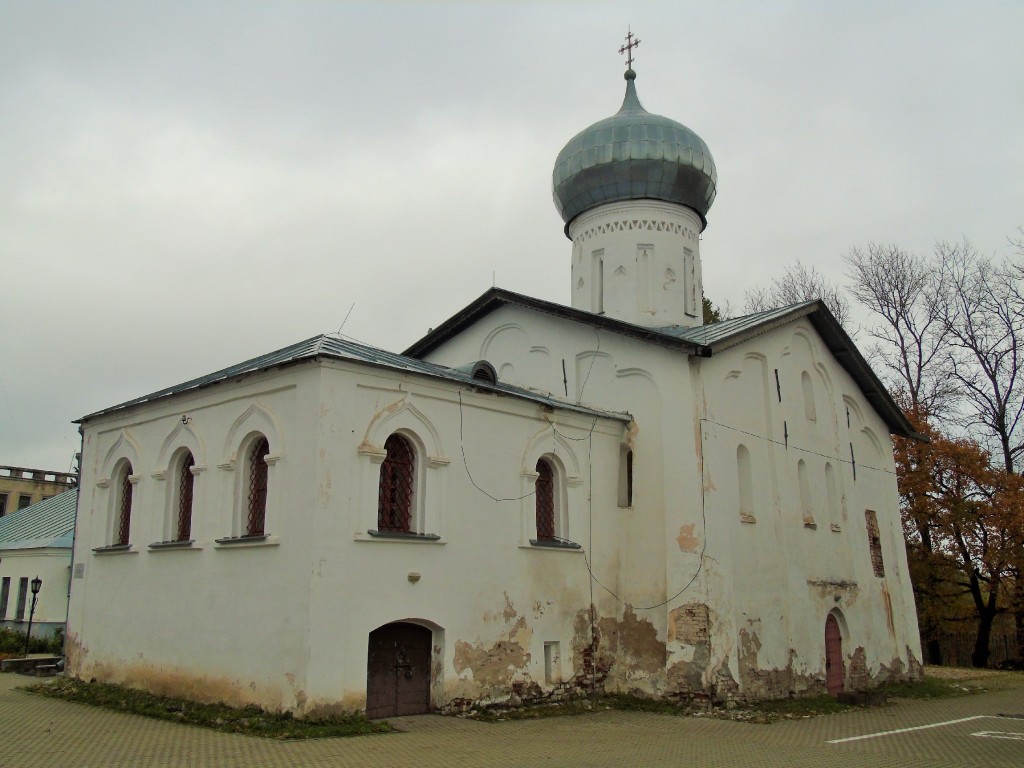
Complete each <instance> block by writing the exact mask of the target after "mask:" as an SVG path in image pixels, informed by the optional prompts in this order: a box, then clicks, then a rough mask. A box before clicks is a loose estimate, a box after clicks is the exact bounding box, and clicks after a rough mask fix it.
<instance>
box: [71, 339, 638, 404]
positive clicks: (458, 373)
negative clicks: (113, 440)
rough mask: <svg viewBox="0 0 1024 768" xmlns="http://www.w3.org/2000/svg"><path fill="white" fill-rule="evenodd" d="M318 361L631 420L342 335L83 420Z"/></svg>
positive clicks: (257, 359)
mask: <svg viewBox="0 0 1024 768" xmlns="http://www.w3.org/2000/svg"><path fill="white" fill-rule="evenodd" d="M316 359H328V360H343V361H348V362H353V363H359V364H363V365H371V366H374V367H377V368H386V369H388V370H392V371H400V372H402V373H411V374H416V375H420V376H428V377H430V378H434V379H441V380H444V381H450V382H453V383H456V384H461V385H465V386H472V387H475V388H477V389H482V390H487V391H490V392H496V393H500V394H503V395H508V396H510V397H516V398H520V399H522V400H530V401H532V402H535V403H540V404H541V405H546V406H550V407H552V408H560V409H563V410H569V411H575V412H578V413H584V414H586V415H588V416H601V417H605V418H611V419H616V420H618V421H627V422H628V421H629V420H630V417H629V415H628V414H622V413H613V412H610V411H601V410H596V409H594V408H587V407H586V406H581V405H577V404H575V403H571V402H569V401H567V400H560V399H558V398H555V397H552V396H550V395H545V394H541V393H539V392H534V391H532V390H529V389H523V388H522V387H514V386H512V385H510V384H505V383H503V382H500V381H499V382H497V383H495V384H491V383H488V382H486V381H481V380H480V379H474V378H473V375H472V372H471V371H470V370H456V369H454V368H448V367H446V366H443V365H435V364H434V363H428V362H426V361H423V360H419V359H417V358H414V357H408V356H406V355H399V354H395V353H394V352H388V351H386V350H383V349H377V348H376V347H370V346H367V345H365V344H359V343H357V342H354V341H350V340H348V339H344V338H340V337H338V336H327V335H320V336H313V337H312V338H309V339H306V340H304V341H300V342H298V343H297V344H292V345H291V346H289V347H284V348H283V349H278V350H275V351H274V352H269V353H267V354H265V355H260V356H259V357H254V358H252V359H251V360H246V361H245V362H242V363H238V364H237V365H232V366H230V367H228V368H223V369H221V370H219V371H215V372H214V373H210V374H207V375H206V376H200V377H199V378H197V379H192V380H191V381H186V382H184V383H182V384H177V385H175V386H173V387H167V388H166V389H161V390H158V391H156V392H152V393H150V394H148V395H144V396H142V397H137V398H135V399H134V400H128V401H127V402H124V403H121V404H119V405H114V406H111V407H110V408H105V409H103V410H101V411H96V412H94V413H90V414H88V415H86V416H83V417H82V418H81V419H79V422H83V421H86V420H87V419H91V418H94V417H96V416H101V415H105V414H109V413H113V412H115V411H120V410H125V409H128V408H132V407H134V406H137V405H142V404H144V403H151V402H153V401H155V400H160V399H162V398H165V397H171V396H173V395H177V394H181V393H183V392H191V391H193V390H197V389H201V388H203V387H208V386H212V385H214V384H217V383H219V382H222V381H227V380H229V379H233V378H236V377H238V376H244V375H247V374H252V373H257V372H259V371H265V370H268V369H270V368H276V367H282V366H286V365H293V364H296V363H300V362H304V361H311V360H316ZM473 362H475V361H473Z"/></svg>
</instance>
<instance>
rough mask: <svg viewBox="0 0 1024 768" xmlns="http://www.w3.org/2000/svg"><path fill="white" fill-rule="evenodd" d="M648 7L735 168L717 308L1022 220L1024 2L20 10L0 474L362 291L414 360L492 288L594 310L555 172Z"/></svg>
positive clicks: (724, 182) (709, 234)
mask: <svg viewBox="0 0 1024 768" xmlns="http://www.w3.org/2000/svg"><path fill="white" fill-rule="evenodd" d="M627 24H631V25H632V29H633V31H634V32H635V33H636V34H637V35H638V36H639V38H640V39H641V41H642V42H641V45H640V47H639V49H638V50H637V54H636V55H637V59H636V64H635V69H636V71H637V73H638V79H637V88H638V91H639V94H640V98H641V100H642V101H643V103H644V105H645V107H646V108H647V109H648V110H649V111H651V112H655V113H658V114H663V115H667V116H669V117H671V118H673V119H675V120H678V121H680V122H682V123H684V124H685V125H687V126H689V127H690V128H692V129H693V130H695V131H696V132H697V133H698V134H699V135H700V136H701V137H702V138H703V139H704V140H705V141H706V142H707V144H708V146H709V147H710V148H711V152H712V154H713V156H714V158H715V163H716V165H717V168H718V176H719V187H718V197H717V199H716V201H715V204H714V206H713V207H712V209H711V211H710V213H709V214H708V229H707V230H706V231H705V233H704V236H703V242H702V245H701V254H702V258H703V264H704V287H705V292H706V293H707V295H708V296H709V298H711V299H712V300H713V301H714V302H715V303H721V302H724V301H726V300H729V301H731V302H732V303H733V304H734V305H736V304H742V300H743V293H744V290H745V289H747V288H749V287H752V286H753V285H755V284H759V283H767V282H768V281H769V280H770V279H771V277H772V276H774V275H777V274H778V273H779V272H780V271H781V270H782V269H783V268H784V267H785V266H787V265H789V264H791V263H792V262H793V261H794V260H795V259H797V258H799V259H801V260H803V261H804V262H805V263H810V264H813V265H815V266H816V267H817V268H818V269H819V270H821V271H822V272H824V273H825V274H826V275H829V276H830V277H832V278H834V279H841V278H842V270H843V267H842V262H841V257H842V255H843V254H844V253H845V252H846V251H848V250H849V248H850V247H851V246H854V245H858V244H861V245H863V244H866V243H867V242H869V241H876V242H890V241H892V242H898V243H901V244H903V245H904V246H906V247H908V248H910V249H913V250H917V251H921V252H928V251H930V250H931V247H932V245H933V244H934V243H935V241H937V240H943V239H960V238H962V237H964V236H966V237H968V238H970V239H971V240H973V241H974V243H975V244H976V245H977V246H978V248H979V249H980V250H981V251H982V252H984V253H988V254H992V255H997V256H1002V255H1005V254H1006V253H1007V247H1006V237H1007V235H1010V234H1013V233H1014V232H1015V231H1016V229H1017V227H1019V226H1020V225H1022V224H1024V47H1022V44H1021V41H1022V39H1024V3H1021V2H1019V0H1006V1H1005V2H995V1H993V0H974V2H970V3H967V2H941V0H922V1H921V2H893V1H892V0H888V1H887V2H824V1H823V0H814V1H813V2H783V1H782V0H773V2H771V3H766V2H758V3H755V2H713V3H707V2H699V3H698V2H689V1H688V0H687V1H684V0H678V1H677V2H672V3H651V2H648V3H632V2H618V3H614V4H613V3H607V4H605V3H594V2H587V3H568V2H566V3H544V4H529V3H516V4H512V3H496V2H495V3H469V2H462V3H455V2H452V3H440V2H437V3H433V2H421V3H387V2H377V3H372V4H371V3H365V4H363V3H348V2H326V1H325V0H323V1H320V2H313V1H312V0H308V1H305V2H303V1H301V0H292V1H291V2H269V1H264V2H256V1H254V0H247V1H246V2H209V1H208V0H204V2H188V1H187V0H175V2H163V3H159V4H158V3H147V2H141V0H132V1H131V2H113V1H108V2H73V1H71V0H62V2H45V1H44V0H33V2H28V1H27V0H0V277H2V282H0V312H2V315H0V316H2V317H3V321H2V324H0V464H13V465H19V466H29V467H40V468H47V469H56V470H66V469H67V468H68V467H69V465H70V462H71V457H72V454H73V453H74V452H75V450H77V449H78V434H77V431H76V429H75V427H74V425H72V424H71V421H72V420H73V419H76V418H78V417H81V416H82V415H84V414H87V413H90V412H92V411H96V410H99V409H101V408H105V407H107V406H110V405H114V404H116V403H119V402H122V401H124V400H127V399H130V398H133V397H136V396H139V395H142V394H145V393H147V392H151V391H154V390H156V389H160V388H163V387H165V386H169V385H172V384H176V383H178V382H181V381H185V380H187V379H190V378H193V377H195V376H199V375H202V374H205V373H208V372H211V371H213V370H216V369H218V368H222V367H225V366H227V365H230V364H233V363H236V362H239V361H242V360H245V359H247V358H249V357H253V356H255V355H259V354H262V353H264V352H269V351H271V350H273V349H277V348H280V347H282V346H285V345H287V344H290V343H293V342H296V341H299V340H301V339H304V338H308V337H310V336H313V335H315V334H318V333H324V332H330V331H335V330H337V329H338V327H339V326H340V325H341V323H342V320H343V319H344V318H345V315H346V313H348V311H349V309H350V307H352V305H353V304H354V305H355V306H354V309H353V310H352V313H351V316H350V317H349V318H348V321H347V323H346V324H345V327H344V333H346V334H347V335H350V336H352V337H354V338H356V339H357V340H360V341H363V342H365V343H369V344H372V345H374V346H379V347H383V348H386V349H390V350H395V351H400V350H402V349H404V348H405V347H406V346H407V345H408V344H410V343H411V342H413V341H414V340H416V339H417V338H418V337H419V336H420V335H422V334H423V333H424V332H426V330H427V329H428V328H430V327H432V326H436V325H438V324H439V323H440V322H441V321H442V320H444V319H445V318H446V317H448V316H449V315H451V314H452V313H454V312H455V311H456V310H458V309H460V308H461V307H462V306H464V305H465V304H467V303H468V302H470V301H471V300H473V299H474V298H476V297H477V296H478V295H479V294H481V293H482V292H483V291H485V290H486V289H487V288H489V287H490V286H491V284H492V282H496V284H497V285H499V286H501V287H504V288H509V289H511V290H515V291H519V292H522V293H527V294H531V295H534V296H538V297H540V298H543V299H548V300H551V301H556V302H561V303H568V301H569V288H570V284H569V256H570V244H569V241H568V240H566V239H565V236H564V234H563V232H562V222H561V220H560V219H559V217H558V215H557V213H556V211H555V208H554V206H553V204H552V202H551V168H552V166H553V164H554V159H555V156H556V155H557V153H558V151H559V149H561V147H562V146H563V145H564V144H565V143H566V142H567V141H568V140H569V139H570V138H571V137H572V136H573V135H574V134H575V133H577V132H578V131H580V130H582V129H583V128H585V127H586V126H587V125H589V124H590V123H592V122H594V121H596V120H599V119H601V118H603V117H606V116H608V115H610V114H612V113H613V112H615V111H616V110H617V109H618V107H619V104H620V103H621V100H622V93H623V88H624V83H623V80H622V71H623V69H624V63H623V57H620V56H619V55H618V54H617V49H618V46H619V45H620V44H621V43H622V41H623V37H624V35H625V32H626V27H627Z"/></svg>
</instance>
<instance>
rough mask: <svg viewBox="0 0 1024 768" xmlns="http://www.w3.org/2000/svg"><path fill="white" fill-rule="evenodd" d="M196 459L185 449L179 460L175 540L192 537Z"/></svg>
mask: <svg viewBox="0 0 1024 768" xmlns="http://www.w3.org/2000/svg"><path fill="white" fill-rule="evenodd" d="M195 463H196V462H195V459H194V458H193V457H192V452H191V451H185V455H184V456H182V457H181V460H180V461H179V462H178V472H177V481H178V486H177V488H176V492H177V502H178V503H177V505H176V507H177V510H176V511H177V519H176V524H175V528H174V541H188V540H190V539H191V538H192V488H193V485H194V483H195V477H194V476H193V475H192V467H193V466H195Z"/></svg>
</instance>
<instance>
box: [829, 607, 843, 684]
mask: <svg viewBox="0 0 1024 768" xmlns="http://www.w3.org/2000/svg"><path fill="white" fill-rule="evenodd" d="M845 676H846V674H845V670H844V669H843V636H842V634H841V633H840V632H839V622H838V621H836V617H835V616H832V615H831V614H830V615H829V617H828V618H827V619H825V688H826V689H827V690H828V692H829V693H830V694H832V695H833V696H835V695H836V694H838V693H839V692H840V691H842V690H843V678H844V677H845Z"/></svg>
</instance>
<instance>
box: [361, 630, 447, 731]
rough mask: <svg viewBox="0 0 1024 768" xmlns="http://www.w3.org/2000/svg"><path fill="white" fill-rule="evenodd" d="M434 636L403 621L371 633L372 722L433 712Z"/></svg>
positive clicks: (368, 679)
mask: <svg viewBox="0 0 1024 768" xmlns="http://www.w3.org/2000/svg"><path fill="white" fill-rule="evenodd" d="M432 637H433V633H432V632H431V631H430V630H429V629H427V628H426V627H421V626H420V625H419V624H410V623H409V622H404V621H399V622H395V623H394V624H385V625H384V626H383V627H379V628H378V629H375V630H373V632H371V633H370V640H369V647H368V650H369V653H368V658H367V662H366V716H367V717H368V718H371V719H373V718H378V717H398V716H400V715H421V714H423V713H425V712H429V711H430V646H431V640H432Z"/></svg>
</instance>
